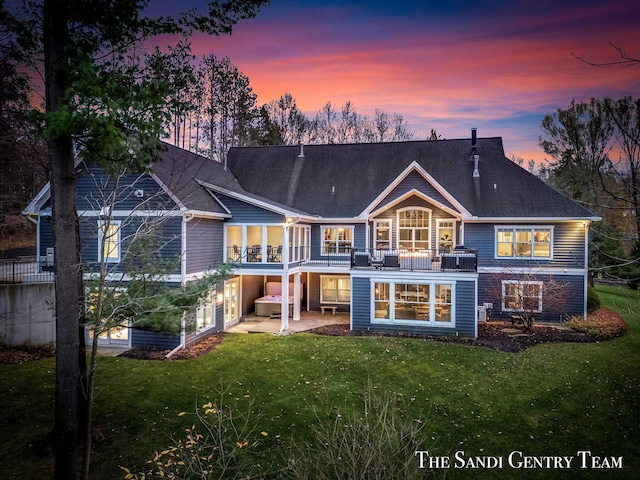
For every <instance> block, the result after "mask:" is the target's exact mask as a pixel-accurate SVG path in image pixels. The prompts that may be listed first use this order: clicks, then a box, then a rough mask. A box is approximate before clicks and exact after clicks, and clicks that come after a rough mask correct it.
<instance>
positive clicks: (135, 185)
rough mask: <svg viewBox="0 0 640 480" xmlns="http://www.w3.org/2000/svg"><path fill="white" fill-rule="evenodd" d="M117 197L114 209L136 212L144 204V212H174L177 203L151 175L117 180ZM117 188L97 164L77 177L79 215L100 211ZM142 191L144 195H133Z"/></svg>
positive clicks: (127, 176)
mask: <svg viewBox="0 0 640 480" xmlns="http://www.w3.org/2000/svg"><path fill="white" fill-rule="evenodd" d="M118 184H119V185H118V198H117V201H116V204H115V210H134V209H136V208H139V207H140V204H141V203H142V202H145V204H144V209H145V210H147V209H152V210H173V209H175V208H176V204H175V202H174V201H173V200H172V199H171V197H169V196H168V195H167V194H166V193H165V192H164V190H163V189H162V188H160V186H159V185H158V184H157V183H156V181H155V180H154V179H153V178H152V177H151V175H149V174H126V175H123V176H122V177H121V178H120V179H119V181H118ZM114 188H115V182H114V180H113V179H112V178H111V177H109V176H108V175H106V174H105V173H103V171H102V170H101V169H100V167H99V166H97V165H90V166H89V167H88V169H85V170H83V172H82V173H81V174H80V176H79V177H78V181H77V183H76V192H77V199H78V200H77V203H78V205H77V208H78V212H82V211H85V210H89V211H99V210H100V209H101V208H102V207H104V206H107V205H108V204H109V203H108V200H107V197H108V196H109V194H110V193H111V192H113V189H114ZM135 190H142V192H143V196H142V197H137V196H136V195H134V194H133V192H134V191H135Z"/></svg>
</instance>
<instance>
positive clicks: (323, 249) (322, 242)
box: [320, 225, 355, 255]
mask: <svg viewBox="0 0 640 480" xmlns="http://www.w3.org/2000/svg"><path fill="white" fill-rule="evenodd" d="M339 229H344V230H350V231H351V245H350V249H349V252H339V251H338V250H339V242H340V240H339V239H338V230H339ZM326 230H335V240H325V236H326V235H325V231H326ZM354 237H355V227H354V226H353V225H322V226H321V227H320V255H349V254H350V252H351V250H353V242H354ZM330 244H334V246H335V252H329V251H328V250H327V248H326V247H327V245H330Z"/></svg>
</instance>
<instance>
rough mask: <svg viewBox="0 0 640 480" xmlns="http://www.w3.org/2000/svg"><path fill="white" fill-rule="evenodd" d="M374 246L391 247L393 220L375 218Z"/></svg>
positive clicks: (387, 248)
mask: <svg viewBox="0 0 640 480" xmlns="http://www.w3.org/2000/svg"><path fill="white" fill-rule="evenodd" d="M373 228H374V232H373V243H374V245H373V248H376V249H378V250H390V249H391V220H374V222H373Z"/></svg>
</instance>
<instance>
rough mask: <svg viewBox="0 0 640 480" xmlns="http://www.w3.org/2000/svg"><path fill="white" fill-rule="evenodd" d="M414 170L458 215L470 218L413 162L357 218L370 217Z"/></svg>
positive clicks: (467, 213) (465, 210)
mask: <svg viewBox="0 0 640 480" xmlns="http://www.w3.org/2000/svg"><path fill="white" fill-rule="evenodd" d="M414 170H415V171H416V172H418V173H419V174H420V175H421V176H422V177H423V178H424V179H425V180H426V181H427V182H428V183H430V184H431V186H432V187H433V188H435V190H436V191H437V192H438V193H440V195H442V196H443V197H444V198H445V200H447V201H448V202H449V203H451V205H453V207H454V208H456V209H458V212H457V213H458V215H460V214H461V215H462V216H463V217H470V216H471V213H469V211H468V210H467V209H466V208H464V206H463V205H462V204H461V203H460V202H458V201H457V200H456V199H455V198H454V197H453V196H452V195H451V194H450V193H449V192H448V191H447V190H445V189H444V188H443V187H442V185H440V183H438V182H437V181H436V180H435V179H434V178H433V177H432V176H431V175H429V173H428V172H427V171H426V170H425V169H424V168H422V167H421V166H420V165H419V164H418V162H416V161H415V160H414V161H413V162H411V164H410V165H408V166H407V168H405V169H404V171H403V172H402V173H401V174H400V175H398V176H397V177H396V179H395V180H394V181H393V182H391V183H390V184H389V186H388V187H387V188H385V189H384V190H383V191H382V192H381V193H380V195H378V196H377V197H376V198H375V199H374V200H373V201H372V202H371V203H369V205H368V206H367V207H366V208H365V209H364V210H363V211H362V213H361V214H360V215H359V216H360V217H367V216H370V212H371V210H372V209H373V208H374V207H375V206H376V205H378V204H379V203H381V202H382V201H383V200H384V199H385V198H386V197H387V196H388V195H389V194H390V193H391V192H392V191H393V190H394V189H395V188H396V187H397V186H398V185H400V183H401V182H402V181H403V180H404V179H405V178H407V177H408V176H409V174H410V173H411V172H413V171H414Z"/></svg>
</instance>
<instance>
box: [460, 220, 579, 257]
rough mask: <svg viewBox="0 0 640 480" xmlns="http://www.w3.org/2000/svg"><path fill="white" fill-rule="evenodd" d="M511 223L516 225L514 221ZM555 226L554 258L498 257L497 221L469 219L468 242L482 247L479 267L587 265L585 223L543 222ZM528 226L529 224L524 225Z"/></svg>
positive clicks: (466, 228) (466, 242) (472, 246)
mask: <svg viewBox="0 0 640 480" xmlns="http://www.w3.org/2000/svg"><path fill="white" fill-rule="evenodd" d="M509 225H515V223H514V224H512V223H510V224H509ZM541 225H552V226H553V240H552V242H553V243H552V246H553V247H552V248H553V258H552V259H497V258H495V241H496V233H495V232H496V231H495V226H494V224H485V223H481V224H478V223H468V224H466V225H465V234H464V235H465V238H464V244H465V246H467V247H470V248H475V249H477V250H478V267H496V266H503V267H507V268H509V267H525V268H526V267H533V268H535V267H537V266H554V267H562V268H571V267H574V268H575V267H578V268H583V267H584V239H585V237H584V234H585V232H584V227H582V226H581V225H580V223H579V222H573V223H556V224H552V223H549V222H541ZM523 226H526V225H523Z"/></svg>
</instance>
